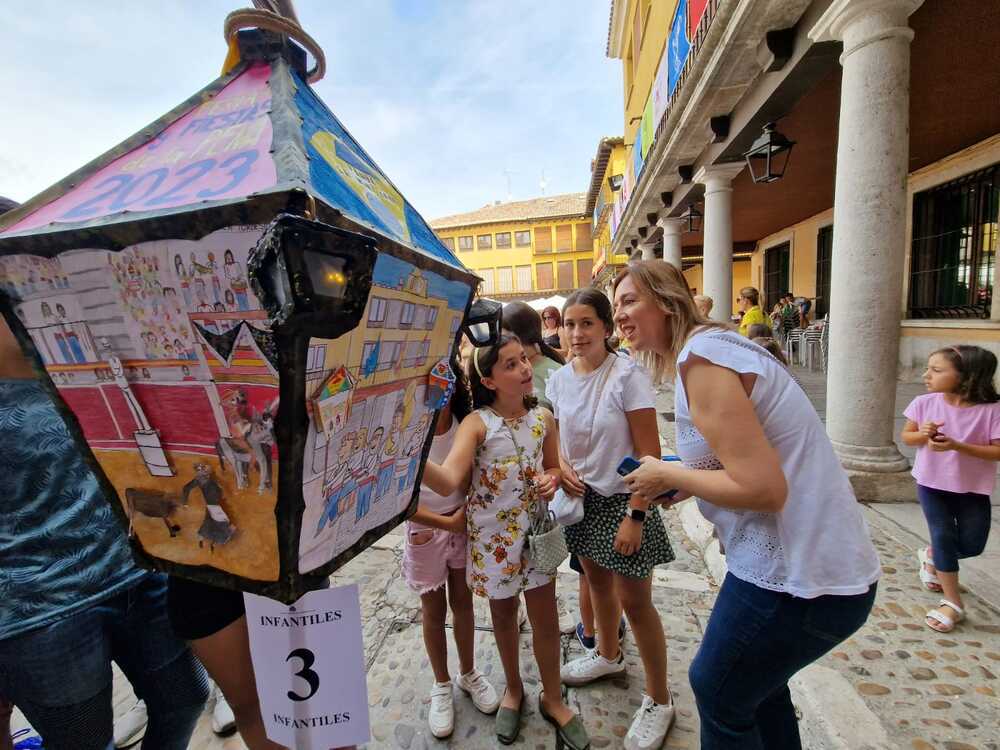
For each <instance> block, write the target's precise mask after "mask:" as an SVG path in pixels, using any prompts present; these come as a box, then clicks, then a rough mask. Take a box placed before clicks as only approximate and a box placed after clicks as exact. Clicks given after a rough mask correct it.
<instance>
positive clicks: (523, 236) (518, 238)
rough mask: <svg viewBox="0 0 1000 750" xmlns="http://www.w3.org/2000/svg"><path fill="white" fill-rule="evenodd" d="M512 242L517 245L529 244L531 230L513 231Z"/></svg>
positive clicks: (524, 245)
mask: <svg viewBox="0 0 1000 750" xmlns="http://www.w3.org/2000/svg"><path fill="white" fill-rule="evenodd" d="M514 244H515V245H517V246H518V247H528V246H529V245H531V232H514Z"/></svg>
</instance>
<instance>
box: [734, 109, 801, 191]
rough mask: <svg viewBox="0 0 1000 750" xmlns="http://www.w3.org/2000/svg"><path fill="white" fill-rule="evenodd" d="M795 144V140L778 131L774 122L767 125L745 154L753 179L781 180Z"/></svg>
mask: <svg viewBox="0 0 1000 750" xmlns="http://www.w3.org/2000/svg"><path fill="white" fill-rule="evenodd" d="M794 145H795V141H790V140H788V138H786V137H785V136H784V135H783V134H782V133H780V132H779V131H777V130H776V129H775V124H774V123H773V122H769V123H768V124H767V125H765V126H764V132H763V133H761V135H760V137H758V138H757V140H755V141H754V142H753V145H752V146H751V147H750V150H749V151H747V152H746V153H745V154H743V157H744V158H745V159H746V161H747V167H748V168H749V169H750V176H751V177H752V178H753V181H754V182H775V181H776V180H780V179H781V178H782V177H783V176H784V174H785V168H786V167H787V166H788V160H789V158H790V157H791V155H792V146H794Z"/></svg>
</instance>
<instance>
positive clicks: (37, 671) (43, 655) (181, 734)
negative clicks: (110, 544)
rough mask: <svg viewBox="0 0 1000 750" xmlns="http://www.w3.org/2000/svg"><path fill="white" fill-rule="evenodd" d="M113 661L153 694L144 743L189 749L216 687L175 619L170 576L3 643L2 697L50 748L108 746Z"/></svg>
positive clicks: (139, 688) (142, 691)
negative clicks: (171, 618)
mask: <svg viewBox="0 0 1000 750" xmlns="http://www.w3.org/2000/svg"><path fill="white" fill-rule="evenodd" d="M112 660H114V661H115V662H116V663H117V664H118V666H119V667H121V670H122V671H123V672H124V673H125V676H126V677H127V678H128V679H129V681H130V682H131V683H132V687H133V688H134V689H135V692H136V694H137V695H138V696H139V697H140V698H142V699H143V700H145V701H146V707H147V709H148V711H149V726H148V727H147V729H146V736H145V739H143V742H142V747H143V748H144V750H184V749H185V748H186V747H187V746H188V740H189V739H190V738H191V734H192V733H193V732H194V727H195V723H196V722H197V721H198V716H199V715H200V714H201V710H202V707H203V706H204V704H205V701H206V699H207V698H208V684H207V682H206V678H205V672H204V670H203V669H202V667H201V665H200V664H199V663H198V662H197V660H196V659H195V657H194V655H193V654H192V653H191V651H190V650H189V649H188V647H187V644H185V643H184V642H183V641H181V640H180V639H178V638H177V637H176V636H175V635H174V633H173V631H172V630H171V629H170V624H169V623H168V622H167V585H166V579H165V577H164V576H160V575H152V574H151V575H148V576H146V577H145V578H143V580H142V581H140V582H139V583H137V584H136V585H135V586H133V587H132V588H129V589H126V590H125V591H122V592H121V593H119V594H116V595H115V596H112V597H111V598H109V599H106V600H104V601H102V602H100V603H98V604H95V605H94V606H92V607H89V608H88V609H85V610H83V611H81V612H77V613H76V614H73V615H70V616H69V617H66V618H65V619H62V620H57V621H56V622H54V623H51V624H49V625H45V626H43V627H40V628H37V629H35V630H30V631H28V632H27V633H23V634H21V635H16V636H14V637H12V638H8V639H5V640H2V641H0V695H4V696H5V697H6V698H8V699H9V700H10V701H11V702H12V703H14V705H16V706H17V707H18V708H20V709H21V711H22V712H23V713H24V715H25V717H27V719H28V721H30V722H31V724H32V726H33V727H34V728H35V729H36V730H37V731H38V733H39V734H40V735H41V736H42V739H43V740H44V742H45V748H46V750H105V748H110V747H111V746H112V744H113V742H112V733H113V729H112V725H113V720H114V714H113V709H112V705H111V694H112V673H111V662H112Z"/></svg>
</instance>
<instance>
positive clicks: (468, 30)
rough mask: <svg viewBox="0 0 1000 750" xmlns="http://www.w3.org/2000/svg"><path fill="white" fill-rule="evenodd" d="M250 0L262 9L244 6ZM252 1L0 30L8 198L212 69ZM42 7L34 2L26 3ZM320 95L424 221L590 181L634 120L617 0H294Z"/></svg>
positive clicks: (53, 6)
mask: <svg viewBox="0 0 1000 750" xmlns="http://www.w3.org/2000/svg"><path fill="white" fill-rule="evenodd" d="M246 4H247V5H249V2H247V3H246ZM243 5H244V3H242V2H240V1H239V0H171V2H153V0H135V1H134V2H120V1H112V0H88V1H86V2H83V3H70V2H65V0H33V1H32V2H31V3H30V4H23V5H19V6H17V8H12V9H9V10H8V12H7V14H6V16H5V20H6V22H5V24H4V26H3V28H2V29H0V48H2V49H3V50H4V52H5V54H4V58H5V62H4V65H3V66H0V90H2V91H3V92H4V94H5V97H4V99H5V101H4V107H3V116H2V117H0V195H6V196H8V197H10V198H13V199H15V200H18V201H23V200H26V199H27V198H29V197H31V196H32V195H34V194H35V193H37V192H39V191H41V190H43V189H44V188H46V187H48V186H49V185H50V184H52V183H53V182H55V181H56V180H58V179H61V178H62V177H64V176H65V175H67V174H69V173H70V172H71V171H72V170H74V169H76V168H78V167H79V166H81V165H83V164H84V163H86V162H87V161H89V160H90V159H92V158H94V157H95V156H97V155H99V154H100V153H102V152H103V151H105V150H107V149H108V148H111V147H112V146H114V145H115V144H117V143H118V142H119V141H121V140H123V139H124V138H126V137H128V136H129V135H131V134H132V133H133V132H135V131H136V130H138V129H140V128H141V127H143V126H145V125H147V124H148V123H149V122H151V121H152V120H154V119H156V118H157V117H159V116H160V115H162V114H163V113H165V112H166V111H168V110H169V109H171V108H172V107H174V106H176V105H177V104H179V103H180V102H181V101H182V100H183V99H185V98H187V97H188V96H190V95H191V94H193V93H194V92H195V91H197V90H198V89H199V88H201V87H202V86H204V85H205V84H206V83H208V82H210V81H211V80H212V79H213V78H215V77H216V76H217V75H218V73H219V69H220V67H221V64H222V61H223V58H224V57H225V45H224V43H223V40H222V22H223V19H224V18H225V16H226V14H227V13H228V12H229V11H231V10H234V9H236V8H238V7H242V6H243ZM29 8H30V12H26V10H27V9H29ZM296 9H297V11H298V14H299V17H300V19H301V20H302V23H303V25H304V27H305V28H306V29H307V30H308V31H309V32H310V33H311V34H312V36H313V37H314V38H316V39H317V41H319V43H320V44H321V45H322V46H323V48H324V50H325V52H326V56H327V76H326V78H325V79H324V80H323V81H321V82H320V83H318V84H317V85H316V91H317V93H318V94H319V95H320V96H321V97H322V98H323V99H324V101H325V102H326V103H327V104H328V105H329V106H330V108H331V109H332V110H333V111H334V112H335V113H336V114H337V115H338V116H339V117H340V119H341V121H342V122H343V123H344V124H345V126H346V127H347V128H348V129H349V130H350V131H351V132H352V133H353V135H354V136H355V137H356V138H357V139H358V140H359V141H360V142H361V144H362V145H363V146H364V147H365V149H366V150H367V151H368V153H369V154H371V156H372V157H373V158H374V159H375V161H376V162H378V164H379V165H380V166H381V167H382V169H383V170H384V171H385V172H386V174H387V175H388V176H389V177H390V179H392V180H393V182H394V183H395V184H396V186H397V187H398V188H399V189H400V191H401V192H402V193H403V194H404V195H405V196H406V197H407V198H408V199H409V200H410V202H411V203H412V204H413V205H414V206H415V207H416V208H417V210H419V211H420V212H421V213H422V214H423V215H424V217H425V218H427V219H433V218H435V217H438V216H443V215H446V214H451V213H458V212H462V211H469V210H473V209H476V208H479V207H480V206H482V205H484V204H486V203H488V202H491V201H494V200H506V199H507V197H508V193H507V178H506V177H505V174H504V171H505V170H507V171H509V172H510V173H511V174H510V186H511V195H512V197H513V199H514V200H519V199H524V198H531V197H534V196H537V195H539V194H540V186H539V183H540V181H541V179H542V173H543V171H544V175H545V181H546V183H547V184H546V190H545V192H546V193H547V194H549V195H554V194H557V193H566V192H574V191H583V190H586V189H587V186H588V182H589V177H590V175H589V165H590V159H591V158H592V157H593V155H594V153H595V151H596V148H597V142H598V140H599V139H600V138H601V137H602V136H604V135H615V134H619V133H620V132H621V130H622V103H621V96H622V93H621V62H620V61H618V60H609V59H607V58H606V57H605V55H604V50H605V42H606V37H607V28H608V9H609V2H608V0H541V1H539V0H350V1H349V0H297V2H296Z"/></svg>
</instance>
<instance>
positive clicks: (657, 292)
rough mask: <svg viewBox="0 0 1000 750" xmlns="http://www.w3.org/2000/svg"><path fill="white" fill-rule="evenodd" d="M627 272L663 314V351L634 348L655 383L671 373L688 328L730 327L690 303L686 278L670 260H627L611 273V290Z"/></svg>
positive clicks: (692, 300) (729, 328)
mask: <svg viewBox="0 0 1000 750" xmlns="http://www.w3.org/2000/svg"><path fill="white" fill-rule="evenodd" d="M627 276H631V277H632V281H633V282H634V283H635V285H636V287H638V289H639V292H640V293H642V294H645V295H647V296H648V297H650V298H651V299H652V300H653V302H654V303H655V304H656V306H657V307H659V308H660V310H662V311H663V313H664V316H665V318H666V324H667V341H668V344H667V347H666V353H665V354H660V353H659V352H652V351H650V352H638V354H639V356H640V359H641V360H644V361H643V364H645V365H646V366H647V367H648V368H649V370H650V371H651V373H652V376H653V380H654V381H655V382H657V383H659V382H661V381H662V380H663V379H664V377H671V378H672V377H673V376H674V374H675V372H676V368H677V356H678V355H679V354H680V353H681V349H683V348H684V343H685V342H686V341H687V339H688V336H690V334H691V331H693V330H694V329H696V328H699V327H709V328H718V329H721V330H731V328H732V326H727V325H725V324H723V323H717V322H715V321H713V320H709V319H708V318H706V317H705V316H704V315H702V314H701V312H700V311H699V310H698V308H697V306H696V305H695V304H694V297H692V296H691V290H690V289H688V285H687V279H685V278H684V274H682V273H681V272H680V270H678V268H677V267H676V266H674V265H673V264H672V263H667V262H666V261H663V260H643V261H639V262H638V263H631V264H629V265H628V266H626V267H625V268H623V269H622V270H621V271H619V272H618V276H616V277H615V282H614V290H615V292H617V291H618V285H619V284H621V283H622V281H624V279H625V277H627Z"/></svg>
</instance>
